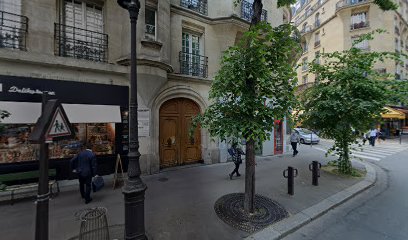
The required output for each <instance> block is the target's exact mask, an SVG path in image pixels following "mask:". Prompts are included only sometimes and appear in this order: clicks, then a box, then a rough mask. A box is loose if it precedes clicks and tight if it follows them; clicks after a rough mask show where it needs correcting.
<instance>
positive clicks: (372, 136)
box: [370, 128, 378, 147]
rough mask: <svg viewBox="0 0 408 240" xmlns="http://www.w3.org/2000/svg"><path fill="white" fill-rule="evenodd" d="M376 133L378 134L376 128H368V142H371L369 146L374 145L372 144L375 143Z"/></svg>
mask: <svg viewBox="0 0 408 240" xmlns="http://www.w3.org/2000/svg"><path fill="white" fill-rule="evenodd" d="M377 134H378V131H377V129H375V128H372V129H371V130H370V144H371V146H373V147H374V145H375V139H376V138H377Z"/></svg>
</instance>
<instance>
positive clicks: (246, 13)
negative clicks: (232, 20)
mask: <svg viewBox="0 0 408 240" xmlns="http://www.w3.org/2000/svg"><path fill="white" fill-rule="evenodd" d="M252 4H253V2H252V1H242V2H241V18H243V19H244V20H246V21H248V22H251V20H252V16H253V15H254V13H253V11H252ZM267 20H268V12H267V11H266V10H265V9H262V14H261V21H267Z"/></svg>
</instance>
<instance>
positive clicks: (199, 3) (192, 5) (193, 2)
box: [180, 0, 208, 15]
mask: <svg viewBox="0 0 408 240" xmlns="http://www.w3.org/2000/svg"><path fill="white" fill-rule="evenodd" d="M180 5H181V6H182V7H185V8H188V9H191V10H193V11H196V12H198V13H201V14H203V15H207V11H208V3H207V0H181V2H180Z"/></svg>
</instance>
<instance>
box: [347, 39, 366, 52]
mask: <svg viewBox="0 0 408 240" xmlns="http://www.w3.org/2000/svg"><path fill="white" fill-rule="evenodd" d="M358 39H359V38H358V37H353V38H352V39H351V41H352V43H353V45H354V47H355V48H358V49H361V50H370V46H369V45H368V40H367V39H365V40H363V41H362V42H359V43H356V41H357V40H358Z"/></svg>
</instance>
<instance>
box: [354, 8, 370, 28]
mask: <svg viewBox="0 0 408 240" xmlns="http://www.w3.org/2000/svg"><path fill="white" fill-rule="evenodd" d="M365 27H368V21H367V12H360V13H355V14H352V15H351V28H350V29H351V30H354V29H359V28H365Z"/></svg>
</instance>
